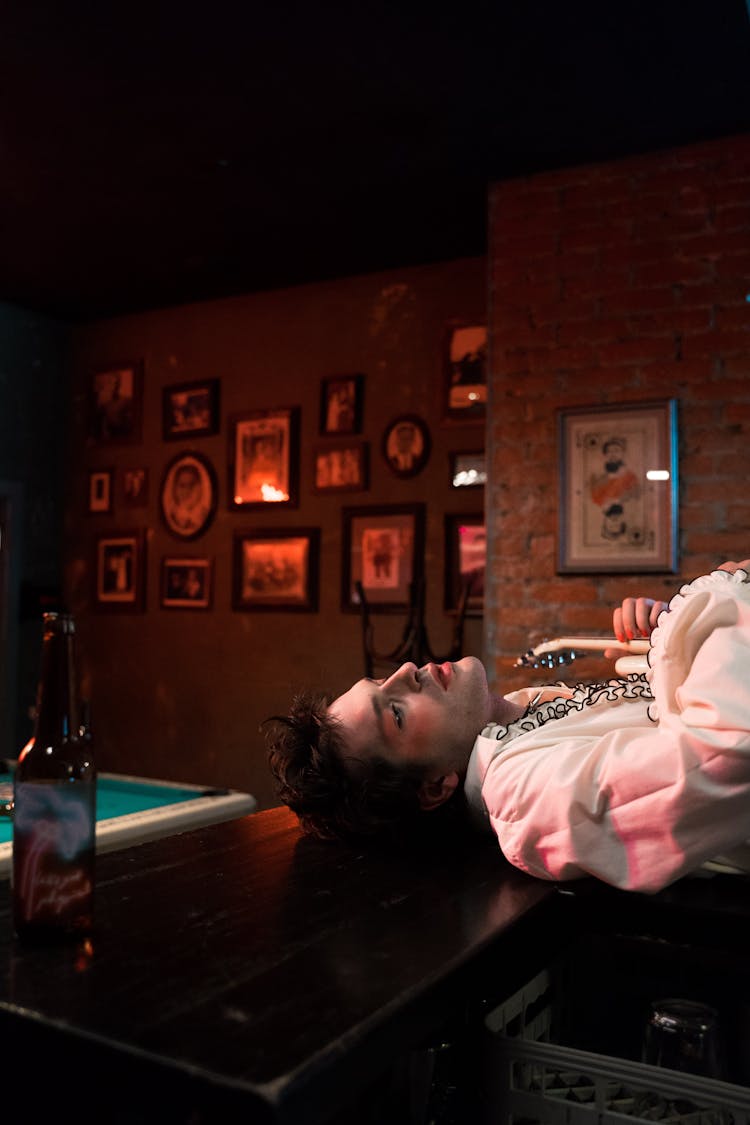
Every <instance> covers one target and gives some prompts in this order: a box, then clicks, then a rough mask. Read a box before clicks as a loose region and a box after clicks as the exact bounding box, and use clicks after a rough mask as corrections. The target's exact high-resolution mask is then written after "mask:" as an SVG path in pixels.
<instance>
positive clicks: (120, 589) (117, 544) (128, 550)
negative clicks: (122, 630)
mask: <svg viewBox="0 0 750 1125" xmlns="http://www.w3.org/2000/svg"><path fill="white" fill-rule="evenodd" d="M145 552H146V546H145V539H144V537H143V533H142V532H140V531H138V532H133V531H131V532H122V533H117V534H115V533H113V534H111V535H103V536H101V537H100V538H99V539H98V540H97V542H96V560H95V567H94V573H95V576H96V590H95V597H94V601H95V605H96V606H97V607H98V608H101V609H113V610H123V611H131V612H134V613H139V612H142V611H143V610H144V609H145V606H146V586H145V573H146V567H145Z"/></svg>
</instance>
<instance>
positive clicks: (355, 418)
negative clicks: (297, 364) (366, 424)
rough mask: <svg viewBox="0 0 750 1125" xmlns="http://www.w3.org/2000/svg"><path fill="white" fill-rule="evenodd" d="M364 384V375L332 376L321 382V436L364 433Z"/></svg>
mask: <svg viewBox="0 0 750 1125" xmlns="http://www.w3.org/2000/svg"><path fill="white" fill-rule="evenodd" d="M364 382H365V379H364V375H331V376H330V377H329V378H327V379H323V380H322V381H321V385H320V432H321V434H359V433H361V432H362V398H363V390H364Z"/></svg>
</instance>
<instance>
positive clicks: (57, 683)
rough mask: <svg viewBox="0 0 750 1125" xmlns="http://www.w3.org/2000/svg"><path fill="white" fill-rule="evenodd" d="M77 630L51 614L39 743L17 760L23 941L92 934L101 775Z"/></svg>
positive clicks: (17, 906) (18, 921)
mask: <svg viewBox="0 0 750 1125" xmlns="http://www.w3.org/2000/svg"><path fill="white" fill-rule="evenodd" d="M74 635H75V626H74V623H73V618H72V617H70V616H69V615H67V614H59V613H45V614H44V639H43V642H42V670H41V678H40V681H39V696H38V700H37V717H36V727H35V730H34V738H33V739H32V740H31V741H30V742H29V743H28V744H27V745H26V746H25V747H24V749H23V750H22V751H21V754H20V755H19V758H18V764H17V765H16V770H15V778H14V808H13V873H12V889H13V920H14V925H15V930H16V933H17V934H18V936H19V938H21V939H23V940H27V941H30V942H45V941H55V940H60V939H64V938H66V937H83V936H85V935H86V934H87V933H88V931H89V930H90V928H91V924H92V917H93V896H94V848H95V833H96V811H95V809H96V770H95V767H94V762H93V757H92V753H91V740H90V738H89V737H88V735H86V736H84V732H83V730H82V727H81V725H80V718H79V707H78V695H77V688H76V680H75V659H74Z"/></svg>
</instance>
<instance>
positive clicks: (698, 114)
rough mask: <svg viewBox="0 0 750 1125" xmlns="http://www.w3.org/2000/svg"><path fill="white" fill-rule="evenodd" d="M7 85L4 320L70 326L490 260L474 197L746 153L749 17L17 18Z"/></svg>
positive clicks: (694, 6)
mask: <svg viewBox="0 0 750 1125" xmlns="http://www.w3.org/2000/svg"><path fill="white" fill-rule="evenodd" d="M9 9H13V10H10V11H9ZM0 82H1V83H2V87H3V96H2V98H0V156H1V158H2V165H0V167H2V175H1V176H0V222H1V223H2V232H3V234H2V248H1V250H0V300H6V301H11V302H16V303H19V304H21V305H24V306H27V307H30V308H34V309H37V310H41V311H44V312H47V313H50V314H52V315H54V316H57V317H61V318H65V319H70V320H81V319H90V318H96V317H100V316H104V315H109V314H112V313H122V312H128V311H135V310H139V309H145V308H151V307H158V306H162V305H168V304H175V303H181V302H184V301H189V300H201V299H206V298H211V297H218V296H225V295H229V294H233V293H241V292H249V291H253V290H258V289H270V288H276V287H278V286H286V285H294V284H298V283H301V282H308V281H320V280H324V279H326V278H331V277H341V276H346V275H349V274H355V273H362V272H370V271H373V270H378V269H387V268H391V267H397V266H404V265H416V264H421V263H427V262H431V261H438V260H443V259H450V258H453V257H459V256H463V255H471V254H478V253H482V252H483V251H484V248H485V217H486V194H487V183H488V181H491V180H493V179H501V178H505V177H509V176H516V175H519V174H523V173H527V172H533V171H539V170H543V169H549V168H554V167H559V166H561V165H569V164H575V163H580V162H586V161H590V160H598V159H609V158H614V157H617V156H621V155H627V154H630V153H634V152H645V151H648V150H653V149H656V148H664V147H670V146H673V145H679V144H685V143H690V142H692V141H696V140H702V139H708V138H714V137H718V136H722V135H727V134H732V133H739V132H745V131H747V130H748V128H750V18H749V17H748V9H747V5H746V0H620V2H619V3H617V2H616V0H596V2H593V0H565V2H563V0H495V3H494V4H483V3H476V2H473V0H465V2H464V4H463V5H461V6H458V5H456V6H455V7H453V6H450V7H439V6H438V5H437V4H435V5H434V6H432V7H428V6H422V5H420V6H419V10H418V9H417V8H416V7H415V6H413V5H410V4H408V3H406V2H405V0H402V2H401V3H400V4H396V3H393V4H385V3H381V4H377V5H371V4H367V3H366V2H365V0H362V2H361V3H351V4H349V5H346V6H344V5H339V4H333V5H332V4H325V3H317V4H314V3H309V2H308V3H305V4H296V3H286V4H284V3H278V4H277V5H276V6H270V5H269V6H260V5H257V4H255V3H253V2H252V0H246V2H245V3H244V4H235V5H223V4H222V3H221V2H219V3H206V2H205V0H204V4H203V5H200V6H197V5H196V6H193V7H189V6H188V4H187V3H184V4H182V5H177V4H163V3H161V4H160V3H159V2H158V0H154V3H153V4H152V6H151V7H149V8H148V9H144V14H143V15H139V14H138V9H137V7H135V8H134V7H133V5H132V4H121V5H118V4H116V3H114V2H113V0H92V2H91V3H88V4H82V3H78V2H77V0H69V2H66V3H63V2H61V0H57V2H53V0H47V2H46V3H37V2H35V0H27V2H26V3H24V2H23V0H13V2H12V3H11V4H6V5H4V6H3V11H2V15H1V16H0Z"/></svg>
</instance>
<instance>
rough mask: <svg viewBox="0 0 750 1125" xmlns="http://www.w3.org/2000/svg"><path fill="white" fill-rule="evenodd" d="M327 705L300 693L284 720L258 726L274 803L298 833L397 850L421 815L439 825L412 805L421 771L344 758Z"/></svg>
mask: <svg viewBox="0 0 750 1125" xmlns="http://www.w3.org/2000/svg"><path fill="white" fill-rule="evenodd" d="M328 702H329V700H328V698H327V697H326V696H324V695H313V694H310V693H301V694H299V695H297V696H296V697H295V698H294V700H293V701H292V706H291V709H290V712H289V714H288V715H284V716H279V715H274V716H273V717H271V718H270V719H267V720H266V723H264V727H267V728H268V729H267V734H266V744H267V748H268V763H269V765H270V767H271V772H272V773H273V775H274V777H275V779H276V784H277V792H278V795H279V798H280V800H281V801H283V802H284V804H285V805H288V806H289V808H290V809H291V810H292V812H294V813H296V814H297V816H298V817H299V819H300V822H301V824H302V827H303V829H304V830H305V832H307V833H308V834H310V835H312V836H317V837H318V839H323V840H331V839H338V840H348V841H351V842H355V841H361V840H362V839H366V838H369V839H379V840H381V841H390V842H396V841H398V840H402V839H405V838H406V837H408V836H409V835H410V834H411V833H412V832H413V831H414V830H415V829H416V827H417V824H418V823H420V822H422V821H426V820H427V819H428V815H429V819H430V821H431V822H432V823H434V822H435V821H436V820H437V819H439V818H438V815H437V811H435V812H430V813H429V814H425V813H424V812H423V810H422V808H421V805H420V802H419V787H420V784H421V782H422V781H423V779H424V768H423V767H419V766H395V765H393V763H391V762H388V761H386V760H385V759H384V758H382V757H379V756H378V755H376V754H374V755H372V756H370V757H368V758H367V759H366V760H362V759H359V758H353V757H351V756H350V755H349V754H348V752H347V748H346V744H345V742H344V740H343V738H342V735H341V731H340V724H339V722H338V721H337V720H336V719H334V718H332V716H331V715H330V714H329V713H328ZM449 803H451V802H449Z"/></svg>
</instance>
